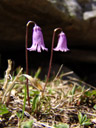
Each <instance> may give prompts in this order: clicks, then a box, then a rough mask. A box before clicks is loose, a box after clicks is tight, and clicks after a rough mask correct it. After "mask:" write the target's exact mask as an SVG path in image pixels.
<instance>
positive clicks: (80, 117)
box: [78, 112, 83, 124]
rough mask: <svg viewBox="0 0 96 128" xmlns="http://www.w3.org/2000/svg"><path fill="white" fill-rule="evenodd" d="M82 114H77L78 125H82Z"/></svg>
mask: <svg viewBox="0 0 96 128" xmlns="http://www.w3.org/2000/svg"><path fill="white" fill-rule="evenodd" d="M82 117H83V116H82V114H81V112H79V114H78V119H79V123H80V124H82Z"/></svg>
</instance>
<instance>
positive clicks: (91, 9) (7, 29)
mask: <svg viewBox="0 0 96 128" xmlns="http://www.w3.org/2000/svg"><path fill="white" fill-rule="evenodd" d="M29 20H34V21H35V22H36V23H37V24H38V25H39V26H40V27H41V28H42V32H43V35H44V40H45V45H46V47H48V48H49V52H42V53H36V52H28V54H29V67H30V71H31V70H37V69H38V67H39V66H41V67H42V70H46V73H47V70H48V65H49V57H50V49H51V40H52V34H53V30H54V29H55V28H56V27H62V29H63V30H64V32H65V34H66V36H67V40H68V48H69V49H70V52H67V53H60V52H54V56H53V65H52V68H53V67H55V64H57V65H58V67H60V65H61V64H62V63H63V64H64V66H65V67H67V68H69V70H74V72H75V73H76V74H77V75H78V76H79V77H81V78H82V79H83V80H85V81H87V82H88V83H91V84H93V85H94V86H95V85H96V1H95V0H68V1H66V0H15V1H13V0H2V1H0V76H1V77H3V73H4V71H5V70H6V68H7V59H12V60H13V67H14V69H16V67H18V66H23V67H24V69H25V33H26V23H27V22H28V21H29ZM32 28H33V26H32V25H30V28H29V39H28V46H29V47H30V46H31V35H32ZM56 43H57V38H56V39H55V46H56ZM55 69H57V67H56V68H55ZM55 69H54V70H55Z"/></svg>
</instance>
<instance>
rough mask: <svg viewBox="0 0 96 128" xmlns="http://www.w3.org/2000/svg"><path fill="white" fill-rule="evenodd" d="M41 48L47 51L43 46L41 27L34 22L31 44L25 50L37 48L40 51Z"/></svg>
mask: <svg viewBox="0 0 96 128" xmlns="http://www.w3.org/2000/svg"><path fill="white" fill-rule="evenodd" d="M41 49H42V50H45V51H48V49H47V48H45V44H44V39H43V34H42V31H41V28H40V27H39V26H37V25H36V24H35V26H34V28H33V34H32V46H31V47H30V48H27V50H29V51H36V50H37V52H41Z"/></svg>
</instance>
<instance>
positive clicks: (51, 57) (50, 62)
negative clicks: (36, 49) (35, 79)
mask: <svg viewBox="0 0 96 128" xmlns="http://www.w3.org/2000/svg"><path fill="white" fill-rule="evenodd" d="M57 30H62V29H61V28H56V29H54V31H53V37H52V45H51V55H50V61H49V69H48V74H47V79H46V82H45V86H44V89H43V95H44V92H45V88H46V85H47V83H48V80H49V77H50V72H51V66H52V59H53V47H54V40H55V33H56V31H57Z"/></svg>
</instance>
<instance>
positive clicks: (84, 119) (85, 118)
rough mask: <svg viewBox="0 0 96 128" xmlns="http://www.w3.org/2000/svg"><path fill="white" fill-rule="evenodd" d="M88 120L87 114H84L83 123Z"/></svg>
mask: <svg viewBox="0 0 96 128" xmlns="http://www.w3.org/2000/svg"><path fill="white" fill-rule="evenodd" d="M86 121H87V115H84V116H83V117H82V123H83V122H86Z"/></svg>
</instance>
